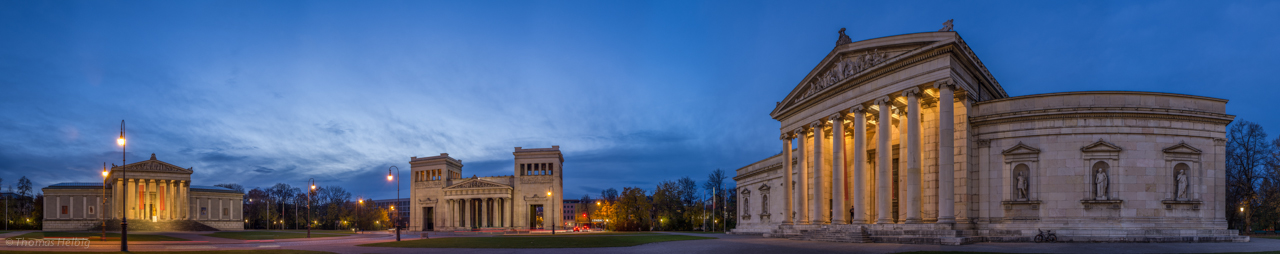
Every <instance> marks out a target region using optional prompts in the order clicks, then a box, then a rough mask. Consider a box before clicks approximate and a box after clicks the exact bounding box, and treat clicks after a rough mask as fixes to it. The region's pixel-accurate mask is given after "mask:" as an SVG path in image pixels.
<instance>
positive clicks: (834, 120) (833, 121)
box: [827, 112, 845, 125]
mask: <svg viewBox="0 0 1280 254" xmlns="http://www.w3.org/2000/svg"><path fill="white" fill-rule="evenodd" d="M844 114H845V113H844V112H840V113H835V114H832V115H831V116H829V117H827V119H831V125H837V123H840V121H841V120H844Z"/></svg>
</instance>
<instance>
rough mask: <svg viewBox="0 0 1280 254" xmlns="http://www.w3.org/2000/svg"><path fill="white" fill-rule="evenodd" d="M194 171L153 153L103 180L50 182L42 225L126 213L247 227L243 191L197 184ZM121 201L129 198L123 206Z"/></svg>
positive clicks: (89, 222)
mask: <svg viewBox="0 0 1280 254" xmlns="http://www.w3.org/2000/svg"><path fill="white" fill-rule="evenodd" d="M192 173H194V169H193V168H182V167H178V166H175V165H173V164H169V163H167V162H164V161H160V160H157V159H156V156H155V154H152V155H151V159H149V160H145V161H140V162H134V163H130V164H128V165H125V166H124V167H120V166H115V165H113V166H112V167H111V171H110V172H109V173H108V175H107V176H106V177H105V180H104V181H103V182H102V183H59V184H54V185H50V186H49V187H45V188H44V189H42V191H43V192H44V195H45V202H44V204H43V205H44V211H45V213H44V214H45V216H44V227H43V230H45V231H65V230H87V229H90V228H94V227H97V226H100V225H102V220H104V219H116V220H118V219H120V218H122V217H126V216H127V218H128V219H129V221H130V222H137V223H146V222H168V221H175V220H194V221H196V222H199V223H202V224H205V225H208V226H210V227H214V228H217V229H219V230H243V229H244V223H242V221H243V220H244V218H243V214H244V212H243V209H244V203H243V202H242V201H243V197H244V196H243V194H242V193H238V192H235V191H233V190H230V189H226V188H222V187H214V186H193V185H191V174H192ZM103 183H107V186H106V188H103ZM104 199H105V200H104ZM116 204H124V210H121V209H120V208H121V207H120V206H117V205H116Z"/></svg>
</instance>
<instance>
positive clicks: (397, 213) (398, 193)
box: [387, 166, 400, 242]
mask: <svg viewBox="0 0 1280 254" xmlns="http://www.w3.org/2000/svg"><path fill="white" fill-rule="evenodd" d="M392 168H394V169H396V175H400V168H398V167H396V166H391V167H389V168H387V181H388V182H390V181H391V180H395V181H396V200H395V201H392V203H393V204H394V203H399V202H400V178H397V177H394V176H392V175H391V169H392ZM395 210H396V206H395V205H391V211H392V212H394V213H396V221H394V222H391V226H392V227H395V228H396V241H397V242H399V241H400V212H396V211H395Z"/></svg>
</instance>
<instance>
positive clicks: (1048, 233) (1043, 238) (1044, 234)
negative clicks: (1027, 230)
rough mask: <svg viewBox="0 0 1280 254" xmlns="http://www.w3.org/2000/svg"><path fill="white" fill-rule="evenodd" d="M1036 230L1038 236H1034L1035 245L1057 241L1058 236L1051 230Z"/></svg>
mask: <svg viewBox="0 0 1280 254" xmlns="http://www.w3.org/2000/svg"><path fill="white" fill-rule="evenodd" d="M1036 230H1037V231H1040V233H1039V234H1036V237H1035V241H1036V243H1042V242H1057V241H1058V235H1057V234H1054V233H1053V230H1040V229H1038V228H1037V229H1036Z"/></svg>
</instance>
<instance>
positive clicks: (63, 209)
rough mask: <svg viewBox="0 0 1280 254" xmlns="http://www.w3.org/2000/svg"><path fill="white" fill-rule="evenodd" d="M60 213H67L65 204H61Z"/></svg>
mask: <svg viewBox="0 0 1280 254" xmlns="http://www.w3.org/2000/svg"><path fill="white" fill-rule="evenodd" d="M62 214H67V206H65V205H64V206H62Z"/></svg>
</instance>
